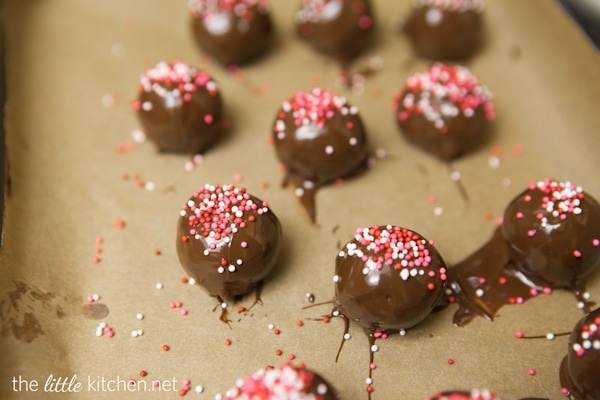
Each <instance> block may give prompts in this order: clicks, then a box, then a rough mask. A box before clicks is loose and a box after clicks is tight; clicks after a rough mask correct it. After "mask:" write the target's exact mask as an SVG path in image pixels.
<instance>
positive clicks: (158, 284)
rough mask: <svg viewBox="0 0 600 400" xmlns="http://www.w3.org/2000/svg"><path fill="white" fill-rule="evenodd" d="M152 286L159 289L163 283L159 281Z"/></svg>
mask: <svg viewBox="0 0 600 400" xmlns="http://www.w3.org/2000/svg"><path fill="white" fill-rule="evenodd" d="M154 287H155V288H156V289H158V290H161V289H162V288H163V284H162V283H160V282H159V283H157V284H156V285H154Z"/></svg>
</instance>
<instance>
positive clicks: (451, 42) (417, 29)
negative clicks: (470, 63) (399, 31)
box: [404, 0, 483, 61]
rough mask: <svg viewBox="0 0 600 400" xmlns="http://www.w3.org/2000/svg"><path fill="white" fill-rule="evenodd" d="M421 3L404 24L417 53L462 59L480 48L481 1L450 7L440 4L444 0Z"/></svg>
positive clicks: (481, 34)
mask: <svg viewBox="0 0 600 400" xmlns="http://www.w3.org/2000/svg"><path fill="white" fill-rule="evenodd" d="M420 3H421V4H420V5H417V6H416V7H415V8H414V10H413V11H412V13H411V14H410V16H409V17H408V20H407V21H406V25H405V27H404V31H405V33H406V34H407V35H408V37H409V39H410V41H411V44H412V46H413V49H414V50H415V52H416V53H417V54H418V55H419V56H421V57H424V58H428V59H431V60H437V61H440V60H464V59H466V58H469V57H471V56H472V55H473V54H474V53H475V52H476V51H477V50H478V49H479V48H480V46H481V42H482V36H483V18H482V13H481V9H482V6H481V1H474V0H466V1H463V2H462V3H464V4H465V5H464V6H462V7H450V6H448V5H443V4H442V3H444V1H435V0H434V1H431V0H428V1H421V2H420ZM436 3H439V4H437V5H436ZM446 3H447V2H446Z"/></svg>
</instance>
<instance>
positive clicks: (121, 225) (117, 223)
mask: <svg viewBox="0 0 600 400" xmlns="http://www.w3.org/2000/svg"><path fill="white" fill-rule="evenodd" d="M114 226H115V228H117V229H119V230H121V229H124V228H125V221H123V220H122V219H117V220H116V221H115V222H114Z"/></svg>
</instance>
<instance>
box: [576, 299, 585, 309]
mask: <svg viewBox="0 0 600 400" xmlns="http://www.w3.org/2000/svg"><path fill="white" fill-rule="evenodd" d="M577 307H578V308H581V309H582V310H583V309H584V308H585V303H584V302H583V301H580V302H579V303H577Z"/></svg>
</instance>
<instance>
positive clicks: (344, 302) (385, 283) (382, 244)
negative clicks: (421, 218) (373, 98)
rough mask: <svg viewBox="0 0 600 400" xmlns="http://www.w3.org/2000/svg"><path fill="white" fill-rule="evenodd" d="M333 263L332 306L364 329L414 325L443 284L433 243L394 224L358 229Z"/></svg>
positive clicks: (443, 275)
mask: <svg viewBox="0 0 600 400" xmlns="http://www.w3.org/2000/svg"><path fill="white" fill-rule="evenodd" d="M335 264H336V265H335V275H334V282H335V300H334V306H335V309H336V310H337V311H339V312H340V313H341V314H342V315H344V316H345V317H346V318H348V319H349V320H351V321H355V322H358V323H359V324H360V325H362V326H363V327H364V328H365V329H366V330H367V331H368V332H369V333H372V332H375V331H390V332H394V331H395V332H397V331H400V330H406V329H410V328H413V327H414V326H416V325H417V324H418V323H419V322H421V321H422V320H423V319H425V318H426V317H427V316H428V315H429V314H430V313H431V311H432V310H433V308H434V307H435V306H436V305H437V303H438V301H439V300H440V298H441V297H442V296H443V294H444V290H445V288H446V279H447V278H446V264H445V262H444V260H443V259H442V256H441V255H440V254H439V252H438V251H437V249H436V248H435V247H434V245H433V242H432V241H429V240H427V239H425V238H424V237H423V236H421V235H420V234H418V233H416V232H414V231H412V230H410V229H407V228H403V227H399V226H392V225H386V226H372V227H370V228H359V229H357V230H356V232H355V234H354V238H353V239H352V240H351V241H349V242H348V243H346V244H345V245H344V246H343V247H342V249H341V250H340V251H339V253H338V255H337V257H336V263H335Z"/></svg>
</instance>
